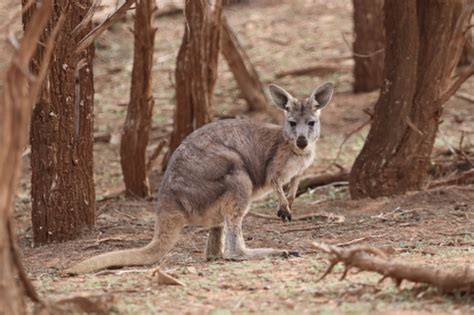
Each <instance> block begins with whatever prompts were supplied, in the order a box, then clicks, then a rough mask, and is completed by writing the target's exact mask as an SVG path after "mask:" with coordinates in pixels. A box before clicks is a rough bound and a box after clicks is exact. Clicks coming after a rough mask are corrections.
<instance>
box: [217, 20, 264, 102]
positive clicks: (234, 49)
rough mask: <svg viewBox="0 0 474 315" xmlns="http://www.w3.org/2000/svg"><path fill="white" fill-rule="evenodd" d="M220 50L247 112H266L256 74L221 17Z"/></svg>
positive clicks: (260, 85)
mask: <svg viewBox="0 0 474 315" xmlns="http://www.w3.org/2000/svg"><path fill="white" fill-rule="evenodd" d="M221 49H222V55H223V56H224V58H225V59H226V61H227V64H228V65H229V68H230V70H231V71H232V74H233V75H234V78H235V80H236V81H237V84H238V85H239V88H240V92H241V93H242V96H243V97H244V99H245V100H246V101H247V105H248V109H249V111H264V110H267V109H268V100H267V97H266V96H265V91H264V88H263V85H262V83H261V82H260V78H259V77H258V73H257V71H256V70H255V68H254V66H253V65H252V62H251V61H250V58H249V57H248V56H247V53H246V52H245V50H244V49H243V48H242V46H241V45H240V43H239V39H238V38H237V35H236V34H235V33H234V31H233V30H232V27H231V26H230V24H229V22H228V21H227V19H226V18H225V17H224V16H223V17H222V36H221Z"/></svg>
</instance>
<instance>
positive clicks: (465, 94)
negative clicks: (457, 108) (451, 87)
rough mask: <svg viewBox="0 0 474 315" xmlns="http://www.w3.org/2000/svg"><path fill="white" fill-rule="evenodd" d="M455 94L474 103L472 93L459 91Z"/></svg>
mask: <svg viewBox="0 0 474 315" xmlns="http://www.w3.org/2000/svg"><path fill="white" fill-rule="evenodd" d="M454 96H455V97H458V98H460V99H462V100H465V101H468V102H470V103H473V104H474V96H473V95H471V94H468V93H464V92H459V91H458V92H456V94H454Z"/></svg>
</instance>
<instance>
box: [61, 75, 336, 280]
mask: <svg viewBox="0 0 474 315" xmlns="http://www.w3.org/2000/svg"><path fill="white" fill-rule="evenodd" d="M269 88H270V94H271V96H272V99H273V102H274V103H275V105H276V106H277V107H278V108H279V109H281V110H282V111H284V113H285V120H284V122H283V126H277V125H271V124H262V123H257V122H252V121H249V120H243V119H227V120H221V121H217V122H213V123H210V124H208V125H206V126H204V127H202V128H199V129H197V130H196V131H194V132H193V133H192V134H190V135H189V136H188V137H187V138H186V139H185V140H184V141H183V143H182V144H181V145H180V146H179V147H178V148H177V149H176V151H175V152H174V153H173V155H172V157H171V159H170V161H169V164H168V168H167V170H166V172H165V174H164V176H163V180H162V182H161V186H160V188H159V191H158V207H157V211H156V223H155V232H154V236H153V239H152V240H151V242H150V243H149V244H148V245H146V246H145V247H142V248H136V249H128V250H120V251H115V252H111V253H106V254H102V255H99V256H95V257H92V258H89V259H86V260H85V261H82V262H80V263H78V264H77V265H74V266H72V267H71V268H69V269H68V270H66V272H67V273H70V274H77V273H84V272H90V271H94V270H99V269H103V268H107V267H113V266H132V265H148V264H153V263H156V262H158V261H159V260H160V258H162V257H163V256H164V255H165V254H166V253H167V252H168V251H169V250H170V249H171V248H172V247H173V246H174V245H175V243H176V242H177V240H178V238H179V235H180V233H181V231H182V230H183V228H184V227H185V226H188V225H201V226H202V225H204V226H208V227H209V228H210V232H209V238H208V241H207V248H206V256H207V258H208V259H220V258H225V259H248V258H253V257H258V256H265V255H282V256H287V255H288V251H286V250H283V249H273V248H252V249H251V248H247V247H246V246H245V243H244V237H243V236H242V221H243V218H244V216H245V215H246V214H247V212H248V211H249V209H250V205H251V203H252V201H253V200H256V199H258V198H261V197H263V196H265V195H266V194H267V193H269V192H270V191H271V190H272V189H273V190H274V191H275V192H276V194H277V196H278V200H279V207H278V212H277V215H278V216H279V217H280V218H282V220H284V221H285V220H291V215H292V213H291V210H290V208H291V205H292V202H293V200H294V199H295V195H296V191H297V189H298V183H299V178H300V176H301V174H302V172H303V171H304V170H305V169H306V168H307V167H308V166H309V165H311V163H312V162H313V159H314V156H315V145H316V141H317V140H318V138H319V133H320V122H319V117H320V112H321V109H323V108H324V107H325V106H326V105H328V104H329V102H330V101H331V98H332V95H333V91H334V86H333V84H332V83H329V82H328V83H324V84H322V85H320V86H319V87H318V88H316V89H315V90H314V91H313V92H312V93H311V95H310V96H309V98H307V99H305V100H302V101H299V100H297V99H296V98H294V97H293V96H291V95H290V93H288V92H287V91H285V90H284V89H283V88H281V87H279V86H277V85H270V87H269ZM287 183H289V186H288V191H287V192H285V191H284V189H283V186H284V185H285V184H287Z"/></svg>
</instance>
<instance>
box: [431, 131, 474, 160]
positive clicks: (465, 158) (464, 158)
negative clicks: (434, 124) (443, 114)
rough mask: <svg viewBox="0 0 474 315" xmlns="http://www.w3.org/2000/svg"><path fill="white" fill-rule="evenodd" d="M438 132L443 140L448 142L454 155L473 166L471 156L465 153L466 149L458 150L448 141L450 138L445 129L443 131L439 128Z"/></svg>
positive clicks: (447, 144)
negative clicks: (444, 131)
mask: <svg viewBox="0 0 474 315" xmlns="http://www.w3.org/2000/svg"><path fill="white" fill-rule="evenodd" d="M438 133H439V135H440V136H441V139H442V140H443V142H444V143H445V144H446V146H447V147H448V149H449V151H450V152H451V153H452V154H453V155H456V156H458V157H459V158H461V159H462V160H464V161H466V162H467V163H468V164H469V165H470V166H471V167H473V164H472V162H471V160H470V159H469V157H468V156H467V155H466V153H464V151H462V150H459V151H457V150H456V149H455V148H454V147H453V146H452V145H451V144H450V143H449V141H448V138H447V137H446V135H445V134H444V133H443V131H441V129H438Z"/></svg>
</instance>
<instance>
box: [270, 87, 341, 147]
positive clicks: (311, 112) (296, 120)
mask: <svg viewBox="0 0 474 315" xmlns="http://www.w3.org/2000/svg"><path fill="white" fill-rule="evenodd" d="M269 88H270V94H271V96H272V99H273V102H274V103H275V105H276V106H277V107H278V108H279V109H281V110H283V111H284V113H285V122H284V125H283V135H284V137H285V138H286V139H287V140H288V141H289V142H290V143H291V144H292V145H293V146H294V148H295V149H296V150H298V151H302V152H303V151H305V150H307V149H310V148H311V147H312V144H313V143H314V142H316V140H318V139H319V130H320V125H319V115H320V113H321V109H323V108H324V107H325V106H326V105H328V104H329V102H330V101H331V98H332V94H333V92H334V85H333V84H332V83H330V82H326V83H324V84H322V85H320V86H318V87H317V88H316V89H315V90H314V91H313V92H312V93H311V95H310V96H309V97H308V98H307V99H305V100H302V101H299V100H297V99H296V98H294V97H293V96H291V94H290V93H288V92H287V91H285V90H284V89H283V88H281V87H279V86H278V85H274V84H272V85H270V87H269Z"/></svg>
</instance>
